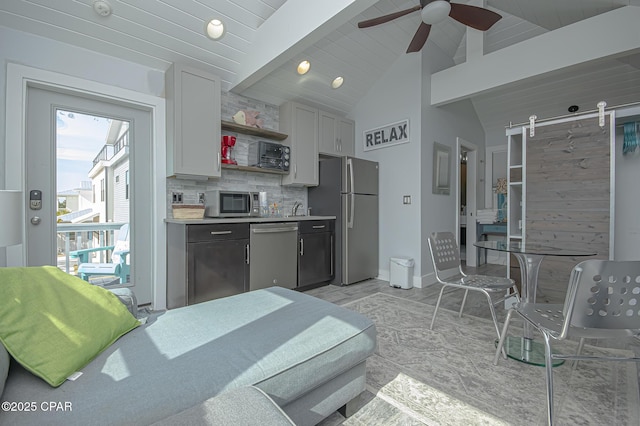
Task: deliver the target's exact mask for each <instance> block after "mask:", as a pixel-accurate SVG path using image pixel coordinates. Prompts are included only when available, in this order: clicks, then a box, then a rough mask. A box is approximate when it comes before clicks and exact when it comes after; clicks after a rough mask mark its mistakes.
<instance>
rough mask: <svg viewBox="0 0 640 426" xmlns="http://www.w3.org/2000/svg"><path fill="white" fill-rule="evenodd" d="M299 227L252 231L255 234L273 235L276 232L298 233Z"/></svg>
mask: <svg viewBox="0 0 640 426" xmlns="http://www.w3.org/2000/svg"><path fill="white" fill-rule="evenodd" d="M297 230H298V227H297V226H295V227H291V228H267V229H254V230H252V232H253V233H254V234H272V233H274V232H293V231H297Z"/></svg>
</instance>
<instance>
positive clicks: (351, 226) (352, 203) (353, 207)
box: [347, 194, 356, 229]
mask: <svg viewBox="0 0 640 426" xmlns="http://www.w3.org/2000/svg"><path fill="white" fill-rule="evenodd" d="M349 197H350V198H351V207H350V208H349V210H350V211H349V220H348V221H347V227H348V228H349V229H352V228H353V216H354V211H353V209H355V203H356V195H355V194H350V195H349Z"/></svg>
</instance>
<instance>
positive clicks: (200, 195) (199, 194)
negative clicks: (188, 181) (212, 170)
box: [198, 192, 204, 204]
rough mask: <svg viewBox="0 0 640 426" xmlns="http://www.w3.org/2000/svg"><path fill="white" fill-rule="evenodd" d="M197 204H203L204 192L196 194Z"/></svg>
mask: <svg viewBox="0 0 640 426" xmlns="http://www.w3.org/2000/svg"><path fill="white" fill-rule="evenodd" d="M198 203H200V204H204V192H198Z"/></svg>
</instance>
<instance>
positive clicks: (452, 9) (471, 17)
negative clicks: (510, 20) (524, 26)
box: [358, 0, 502, 53]
mask: <svg viewBox="0 0 640 426" xmlns="http://www.w3.org/2000/svg"><path fill="white" fill-rule="evenodd" d="M418 10H420V14H421V15H422V22H421V23H420V26H419V27H418V30H417V31H416V34H415V35H414V36H413V39H412V40H411V43H409V47H408V48H407V53H411V52H418V51H419V50H420V49H422V46H424V44H425V43H426V41H427V37H429V32H430V31H431V25H433V24H435V23H438V22H440V21H442V20H443V19H444V18H446V17H447V16H451V17H452V18H453V19H455V20H456V21H458V22H460V23H462V24H464V25H467V26H469V27H471V28H475V29H476V30H480V31H487V30H488V29H489V28H491V27H492V26H493V24H495V23H496V22H498V21H499V20H500V19H501V18H502V16H500V15H499V14H497V13H495V12H492V11H490V10H489V9H485V8H483V7H478V6H470V5H467V4H460V3H451V2H450V1H449V0H420V6H414V7H412V8H410V9H406V10H401V11H400V12H395V13H390V14H389V15H384V16H379V17H377V18H373V19H369V20H366V21H362V22H358V28H368V27H373V26H375V25H380V24H384V23H386V22H389V21H392V20H394V19H396V18H399V17H401V16H404V15H408V14H409V13H412V12H416V11H418Z"/></svg>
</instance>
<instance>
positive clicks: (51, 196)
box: [25, 87, 152, 303]
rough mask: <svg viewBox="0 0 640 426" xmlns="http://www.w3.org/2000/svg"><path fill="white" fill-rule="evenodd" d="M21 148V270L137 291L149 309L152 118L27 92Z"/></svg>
mask: <svg viewBox="0 0 640 426" xmlns="http://www.w3.org/2000/svg"><path fill="white" fill-rule="evenodd" d="M25 140H26V147H25V154H26V155H25V171H26V173H25V174H26V176H25V188H26V195H27V199H28V200H27V206H26V210H25V211H26V215H25V216H26V218H25V220H26V247H25V248H26V256H27V257H26V259H27V265H30V266H35V265H57V266H58V267H60V268H61V269H63V270H65V271H66V272H69V273H71V274H73V275H78V276H80V277H81V278H83V279H85V280H86V281H88V282H91V283H93V284H97V285H104V286H131V287H135V292H136V295H137V296H138V300H139V302H140V303H150V302H151V294H152V291H151V282H150V281H149V280H148V279H146V280H145V279H144V278H142V277H144V276H147V277H148V276H150V273H149V271H150V268H151V256H152V253H151V251H150V250H149V247H151V246H152V245H151V230H150V229H148V228H149V220H148V218H149V217H150V216H151V213H152V212H151V211H150V208H151V207H150V206H151V205H152V203H151V202H150V200H151V182H150V175H151V118H150V113H149V112H148V111H144V110H141V109H137V108H132V107H130V106H128V105H122V104H116V103H113V102H106V101H103V100H99V99H89V98H87V97H81V96H75V95H72V94H67V93H61V92H57V91H53V90H47V89H44V88H38V87H28V88H27V116H26V130H25ZM31 198H41V201H42V203H41V207H40V208H39V209H32V208H31V204H30V202H29V199H31ZM145 218H146V219H145ZM141 247H144V248H146V249H140V248H141Z"/></svg>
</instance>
